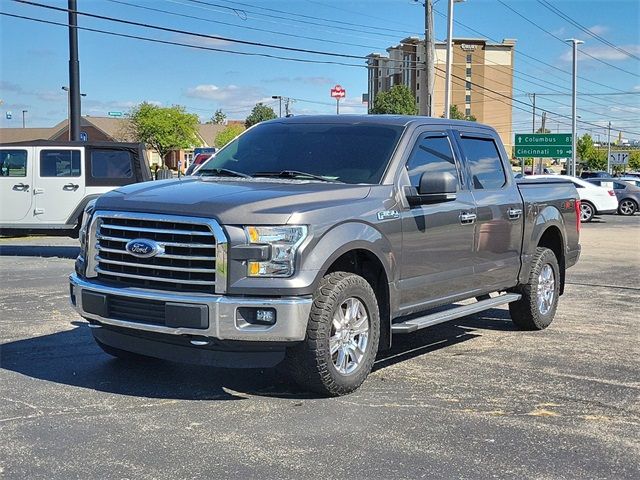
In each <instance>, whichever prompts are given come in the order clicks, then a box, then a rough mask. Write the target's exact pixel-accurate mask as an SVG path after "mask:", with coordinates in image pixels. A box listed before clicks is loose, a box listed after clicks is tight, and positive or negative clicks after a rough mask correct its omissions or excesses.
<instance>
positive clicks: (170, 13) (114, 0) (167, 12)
mask: <svg viewBox="0 0 640 480" xmlns="http://www.w3.org/2000/svg"><path fill="white" fill-rule="evenodd" d="M106 1H107V2H111V3H118V4H121V5H127V6H129V7H134V8H139V9H142V10H148V11H153V12H160V13H166V14H168V15H174V16H177V17H183V18H191V19H194V20H199V21H202V22H208V23H213V24H217V25H226V26H229V27H234V28H242V29H245V30H251V31H254V32H264V33H272V34H274V35H282V36H285V37H292V38H302V39H305V40H315V41H320V42H323V43H333V44H336V45H347V46H353V47H362V48H367V49H370V48H372V47H371V45H360V44H357V43H352V42H349V43H345V42H337V41H334V40H329V39H325V38H320V37H308V36H305V35H296V34H294V33H286V32H278V31H276V30H267V29H264V28H258V27H249V26H246V25H236V24H235V23H229V22H223V21H220V20H212V19H210V18H203V17H198V16H196V15H188V14H186V13H178V12H172V11H170V10H163V9H161V8H154V7H148V6H145V5H136V4H135V3H129V2H123V1H120V0H106ZM375 48H381V47H375Z"/></svg>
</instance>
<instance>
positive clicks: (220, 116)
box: [209, 109, 227, 125]
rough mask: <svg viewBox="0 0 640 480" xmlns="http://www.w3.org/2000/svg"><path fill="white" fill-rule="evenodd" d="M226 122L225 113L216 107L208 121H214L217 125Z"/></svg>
mask: <svg viewBox="0 0 640 480" xmlns="http://www.w3.org/2000/svg"><path fill="white" fill-rule="evenodd" d="M226 122H227V114H226V113H224V112H223V111H222V110H220V109H218V110H216V111H215V112H214V114H213V117H211V121H210V122H209V123H215V124H217V125H224V124H225V123H226Z"/></svg>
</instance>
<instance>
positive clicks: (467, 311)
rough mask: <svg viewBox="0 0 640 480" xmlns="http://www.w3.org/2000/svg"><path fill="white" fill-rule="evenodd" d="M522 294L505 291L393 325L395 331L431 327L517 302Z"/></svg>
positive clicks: (392, 329) (409, 331) (410, 330)
mask: <svg viewBox="0 0 640 480" xmlns="http://www.w3.org/2000/svg"><path fill="white" fill-rule="evenodd" d="M521 297H522V295H520V294H519V293H505V294H503V295H499V296H497V297H493V298H489V299H487V300H481V301H479V302H476V303H471V304H469V305H462V306H461V307H456V308H451V309H449V310H445V311H443V312H437V313H432V314H430V315H425V316H424V317H418V318H412V319H411V320H407V321H406V322H402V323H396V324H394V325H392V326H391V331H392V332H393V333H411V332H415V331H416V330H420V329H421V328H426V327H431V326H432V325H437V324H438V323H444V322H448V321H449V320H455V319H456V318H461V317H466V316H467V315H471V314H472V313H478V312H482V311H484V310H489V309H490V308H494V307H498V306H500V305H504V304H505V303H511V302H515V301H517V300H520V298H521Z"/></svg>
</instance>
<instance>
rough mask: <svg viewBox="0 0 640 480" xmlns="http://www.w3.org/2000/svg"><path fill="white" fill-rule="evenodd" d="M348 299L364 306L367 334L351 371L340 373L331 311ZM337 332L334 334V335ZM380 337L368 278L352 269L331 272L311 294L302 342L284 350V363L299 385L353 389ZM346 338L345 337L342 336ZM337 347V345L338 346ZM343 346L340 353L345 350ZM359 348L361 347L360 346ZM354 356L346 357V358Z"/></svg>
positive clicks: (328, 391) (327, 390)
mask: <svg viewBox="0 0 640 480" xmlns="http://www.w3.org/2000/svg"><path fill="white" fill-rule="evenodd" d="M351 299H355V300H358V301H359V302H360V305H362V306H363V307H364V309H365V310H366V315H367V318H368V327H369V328H368V337H367V342H366V347H365V348H364V353H363V354H362V357H361V359H360V360H359V362H354V363H357V366H356V367H355V369H354V370H353V371H352V372H348V373H340V371H339V367H338V366H336V364H335V363H334V361H338V360H337V358H338V355H340V352H339V351H336V352H335V354H334V355H336V359H335V360H334V356H333V355H332V354H331V353H330V345H329V343H330V342H329V340H330V337H331V332H332V329H333V328H334V323H333V319H334V315H338V313H337V312H338V309H340V308H342V307H343V306H344V305H346V304H347V302H351V301H352V300H351ZM337 336H338V333H336V335H334V337H333V338H334V339H335V338H336V337H337ZM379 339H380V313H379V309H378V302H377V299H376V296H375V293H374V292H373V289H372V288H371V285H369V283H367V281H366V280H365V279H364V278H362V277H360V276H358V275H355V274H353V273H347V272H334V273H331V274H328V275H326V276H325V277H324V278H323V279H322V281H321V282H320V285H319V286H318V288H317V290H316V291H315V293H314V295H313V304H312V306H311V313H310V315H309V322H308V324H307V335H306V338H305V340H304V342H302V343H300V344H298V345H296V346H295V347H291V348H289V349H288V350H287V358H286V361H285V362H286V363H285V367H286V369H287V370H288V372H289V373H290V374H291V375H292V377H293V379H294V380H295V381H296V383H298V384H299V385H300V386H301V387H302V388H304V389H306V390H311V391H314V392H317V393H320V394H322V395H328V396H338V395H345V394H347V393H351V392H353V391H354V390H356V389H357V388H358V387H359V386H360V385H362V382H364V380H365V379H366V378H367V375H369V373H370V372H371V368H372V367H373V362H374V361H375V358H376V353H377V351H378V341H379ZM344 341H346V340H344ZM345 348H346V347H345ZM339 350H340V349H339ZM344 351H345V350H343V352H342V353H343V356H344V355H345V354H344ZM360 351H361V350H360ZM351 360H353V357H352V356H349V357H347V360H346V361H347V362H350V361H351Z"/></svg>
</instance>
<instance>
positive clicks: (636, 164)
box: [629, 150, 640, 172]
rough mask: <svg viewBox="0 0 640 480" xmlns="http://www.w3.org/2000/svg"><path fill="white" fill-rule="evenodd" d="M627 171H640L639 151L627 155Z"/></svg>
mask: <svg viewBox="0 0 640 480" xmlns="http://www.w3.org/2000/svg"><path fill="white" fill-rule="evenodd" d="M629 170H631V171H632V172H633V171H635V172H637V171H639V170H640V150H634V151H633V152H630V153H629Z"/></svg>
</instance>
